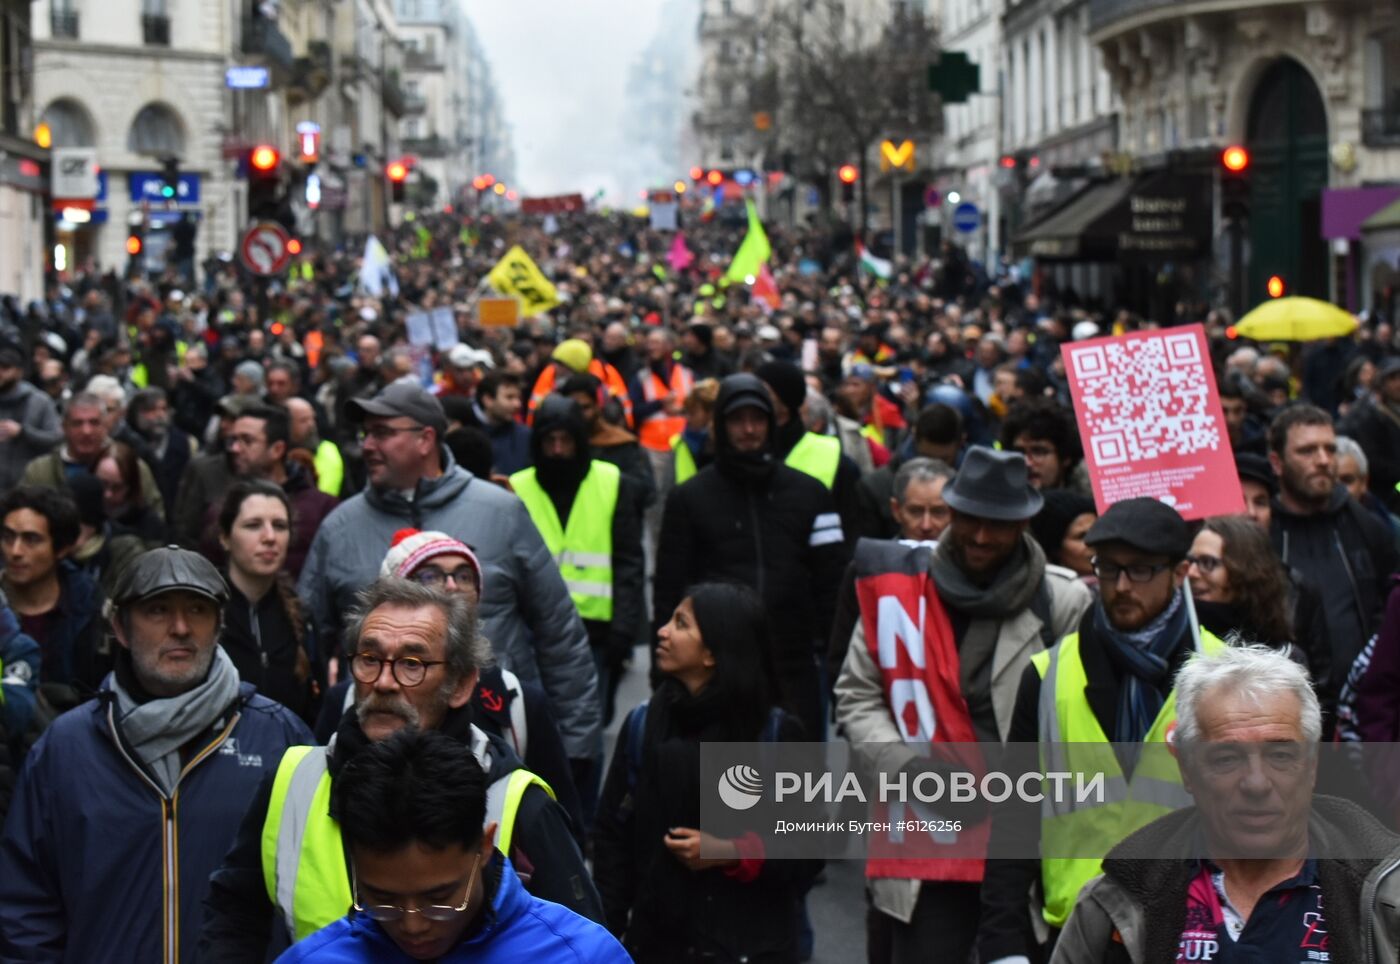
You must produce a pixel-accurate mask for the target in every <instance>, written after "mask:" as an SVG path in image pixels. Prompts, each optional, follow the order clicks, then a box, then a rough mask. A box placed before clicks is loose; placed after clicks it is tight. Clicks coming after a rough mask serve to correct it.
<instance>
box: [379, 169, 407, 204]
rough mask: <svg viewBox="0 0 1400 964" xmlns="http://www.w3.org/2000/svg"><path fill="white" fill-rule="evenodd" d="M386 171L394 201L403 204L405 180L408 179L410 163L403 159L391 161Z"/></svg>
mask: <svg viewBox="0 0 1400 964" xmlns="http://www.w3.org/2000/svg"><path fill="white" fill-rule="evenodd" d="M384 173H385V174H386V175H388V177H389V192H390V195H391V198H392V200H393V202H394V203H395V204H402V203H403V195H404V182H405V181H407V180H408V165H407V164H405V163H404V162H403V161H390V162H389V166H388V167H386V168H385V169H384Z"/></svg>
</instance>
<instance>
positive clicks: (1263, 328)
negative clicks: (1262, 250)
mask: <svg viewBox="0 0 1400 964" xmlns="http://www.w3.org/2000/svg"><path fill="white" fill-rule="evenodd" d="M1235 331H1236V332H1237V333H1238V334H1239V336H1240V337H1241V338H1251V339H1253V340H1254V341H1318V340H1320V339H1323V338H1345V337H1346V336H1347V335H1350V334H1351V333H1352V332H1354V331H1356V316H1354V315H1353V314H1352V313H1351V312H1349V311H1345V310H1343V309H1341V308H1338V307H1337V306H1336V305H1334V304H1329V303H1328V302H1326V301H1319V300H1318V299H1316V298H1302V297H1292V298H1274V299H1271V300H1269V301H1266V302H1264V303H1263V304H1262V305H1260V306H1259V307H1258V308H1255V309H1254V310H1253V311H1251V312H1250V313H1249V314H1247V315H1245V316H1244V317H1243V318H1241V319H1240V321H1239V324H1237V325H1235Z"/></svg>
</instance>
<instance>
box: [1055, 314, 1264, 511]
mask: <svg viewBox="0 0 1400 964" xmlns="http://www.w3.org/2000/svg"><path fill="white" fill-rule="evenodd" d="M1063 352H1064V355H1065V362H1066V368H1067V374H1068V375H1069V381H1070V389H1071V394H1072V396H1073V398H1074V408H1075V414H1076V416H1077V418H1078V421H1079V431H1080V436H1081V438H1082V440H1083V442H1084V450H1085V457H1086V459H1087V461H1088V464H1089V469H1090V475H1091V477H1092V479H1093V483H1094V496H1095V500H1096V501H1097V502H1098V505H1099V510H1100V511H1103V510H1105V509H1106V508H1107V507H1108V506H1109V505H1112V504H1113V503H1114V502H1117V501H1119V500H1120V499H1126V498H1133V497H1136V496H1150V497H1153V498H1157V499H1161V500H1162V501H1163V502H1166V503H1167V504H1169V505H1174V506H1175V507H1176V508H1177V509H1178V510H1179V511H1181V513H1182V514H1183V515H1184V516H1186V517H1188V518H1203V517H1204V516H1206V515H1215V514H1221V513H1224V512H1235V511H1239V510H1240V508H1241V507H1242V506H1243V497H1242V496H1241V495H1240V491H1239V480H1238V476H1237V475H1236V474H1235V468H1234V455H1233V453H1232V452H1231V450H1230V441H1229V436H1228V434H1227V432H1226V430H1225V421H1224V417H1223V413H1222V412H1221V410H1220V400H1219V397H1218V395H1217V394H1216V390H1215V378H1214V374H1213V372H1212V371H1211V367H1210V359H1209V356H1208V355H1207V353H1206V343H1205V331H1204V329H1203V328H1202V327H1201V326H1200V325H1193V326H1191V327H1187V328H1172V329H1169V330H1167V331H1154V332H1139V333H1134V334H1129V335H1123V336H1120V337H1117V338H1104V339H1097V340H1094V341H1088V342H1081V343H1078V344H1072V345H1065V346H1064V348H1063Z"/></svg>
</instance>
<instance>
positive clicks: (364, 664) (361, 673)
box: [350, 653, 446, 686]
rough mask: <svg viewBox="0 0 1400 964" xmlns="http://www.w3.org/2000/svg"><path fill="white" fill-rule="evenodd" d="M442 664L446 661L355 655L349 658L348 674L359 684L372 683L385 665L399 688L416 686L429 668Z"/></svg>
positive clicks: (413, 657) (369, 654)
mask: <svg viewBox="0 0 1400 964" xmlns="http://www.w3.org/2000/svg"><path fill="white" fill-rule="evenodd" d="M444 662H446V660H441V659H419V658H418V657H417V656H400V657H399V658H398V659H384V658H382V657H379V656H376V655H374V654H373V653H356V654H355V655H354V656H352V657H350V673H351V674H352V675H353V676H354V677H355V679H357V680H359V681H360V682H361V683H373V682H376V681H377V680H378V679H379V674H380V673H382V672H384V666H385V665H386V664H387V665H388V667H389V672H390V674H392V675H393V677H394V679H396V680H398V682H399V685H400V686H417V685H418V684H419V683H421V682H423V678H424V677H426V676H427V675H428V667H429V666H441V665H442V664H443V663H444Z"/></svg>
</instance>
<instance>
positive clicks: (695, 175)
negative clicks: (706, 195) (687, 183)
mask: <svg viewBox="0 0 1400 964" xmlns="http://www.w3.org/2000/svg"><path fill="white" fill-rule="evenodd" d="M704 176H705V169H704V168H703V167H692V168H691V169H690V179H691V180H692V181H698V180H700V179H701V178H703V177H704Z"/></svg>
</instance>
